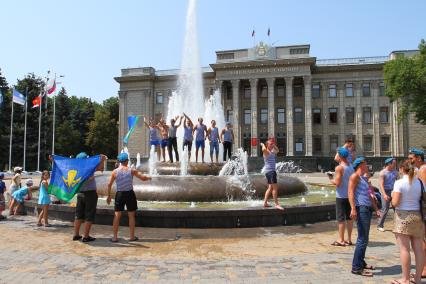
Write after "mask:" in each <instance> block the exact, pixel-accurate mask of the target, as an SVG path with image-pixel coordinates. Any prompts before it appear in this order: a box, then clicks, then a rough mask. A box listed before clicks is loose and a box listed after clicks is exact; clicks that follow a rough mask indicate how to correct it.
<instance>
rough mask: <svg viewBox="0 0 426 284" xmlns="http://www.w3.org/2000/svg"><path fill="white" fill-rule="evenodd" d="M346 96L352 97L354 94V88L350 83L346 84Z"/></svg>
mask: <svg viewBox="0 0 426 284" xmlns="http://www.w3.org/2000/svg"><path fill="white" fill-rule="evenodd" d="M346 96H347V97H353V96H354V90H353V88H352V84H346Z"/></svg>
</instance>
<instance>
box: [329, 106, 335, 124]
mask: <svg viewBox="0 0 426 284" xmlns="http://www.w3.org/2000/svg"><path fill="white" fill-rule="evenodd" d="M328 114H329V116H330V123H337V108H335V107H332V108H329V109H328Z"/></svg>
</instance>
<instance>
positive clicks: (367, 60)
mask: <svg viewBox="0 0 426 284" xmlns="http://www.w3.org/2000/svg"><path fill="white" fill-rule="evenodd" d="M388 60H389V57H388V56H373V57H356V58H337V59H317V61H316V65H317V66H336V65H362V64H381V63H385V62H386V61H388Z"/></svg>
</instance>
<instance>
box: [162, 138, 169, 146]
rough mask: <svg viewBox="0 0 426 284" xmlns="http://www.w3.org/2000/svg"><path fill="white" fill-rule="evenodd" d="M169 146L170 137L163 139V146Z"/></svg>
mask: <svg viewBox="0 0 426 284" xmlns="http://www.w3.org/2000/svg"><path fill="white" fill-rule="evenodd" d="M167 146H169V139H168V138H167V139H162V140H161V148H166V147H167Z"/></svg>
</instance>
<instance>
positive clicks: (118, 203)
mask: <svg viewBox="0 0 426 284" xmlns="http://www.w3.org/2000/svg"><path fill="white" fill-rule="evenodd" d="M117 160H118V161H119V162H120V166H119V167H118V168H117V169H115V170H114V171H113V172H112V174H111V178H110V180H109V183H108V198H107V203H108V204H110V203H111V189H112V184H113V183H114V182H115V183H116V193H115V197H114V211H115V212H114V221H113V224H112V227H113V233H114V236H113V237H112V239H111V242H113V243H116V242H118V227H119V225H120V219H121V215H122V213H123V211H124V207H126V209H127V214H128V216H129V229H130V239H129V241H137V240H138V237H136V236H135V216H136V210H137V209H138V204H137V200H136V195H135V192H134V191H133V177H134V176H135V177H137V178H138V179H140V180H142V181H147V180H151V177H148V176H144V175H142V174H141V173H140V172H139V171H137V170H136V169H131V168H130V167H129V155H128V154H127V153H121V154H120V155H118V157H117Z"/></svg>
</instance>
